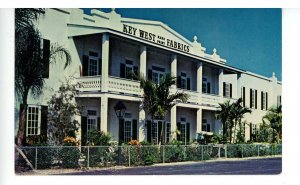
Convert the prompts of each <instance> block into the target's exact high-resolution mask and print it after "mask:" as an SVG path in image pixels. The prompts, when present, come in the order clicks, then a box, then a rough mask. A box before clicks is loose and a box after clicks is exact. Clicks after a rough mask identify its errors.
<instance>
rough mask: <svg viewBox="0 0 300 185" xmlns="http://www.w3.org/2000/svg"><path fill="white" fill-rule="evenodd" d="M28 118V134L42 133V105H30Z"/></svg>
mask: <svg viewBox="0 0 300 185" xmlns="http://www.w3.org/2000/svg"><path fill="white" fill-rule="evenodd" d="M26 120H27V125H26V136H32V135H40V132H41V131H40V128H41V107H40V106H37V105H28V108H27V119H26Z"/></svg>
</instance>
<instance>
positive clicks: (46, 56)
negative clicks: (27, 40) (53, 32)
mask: <svg viewBox="0 0 300 185" xmlns="http://www.w3.org/2000/svg"><path fill="white" fill-rule="evenodd" d="M43 64H44V65H43V78H49V65H50V40H47V39H43Z"/></svg>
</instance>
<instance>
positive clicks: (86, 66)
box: [82, 55, 89, 76]
mask: <svg viewBox="0 0 300 185" xmlns="http://www.w3.org/2000/svg"><path fill="white" fill-rule="evenodd" d="M82 68H83V74H82V75H83V76H88V75H89V74H88V71H89V56H87V55H83V57H82Z"/></svg>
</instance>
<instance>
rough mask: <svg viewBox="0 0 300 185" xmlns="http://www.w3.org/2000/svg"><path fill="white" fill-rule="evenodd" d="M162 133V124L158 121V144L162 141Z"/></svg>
mask: <svg viewBox="0 0 300 185" xmlns="http://www.w3.org/2000/svg"><path fill="white" fill-rule="evenodd" d="M161 131H162V122H161V121H158V142H159V141H161V140H162V138H161V137H160V136H161Z"/></svg>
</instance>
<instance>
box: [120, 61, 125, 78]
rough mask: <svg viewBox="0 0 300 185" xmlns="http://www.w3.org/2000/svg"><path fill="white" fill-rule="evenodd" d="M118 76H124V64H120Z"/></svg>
mask: <svg viewBox="0 0 300 185" xmlns="http://www.w3.org/2000/svg"><path fill="white" fill-rule="evenodd" d="M120 77H121V78H125V64H123V63H121V64H120Z"/></svg>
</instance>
